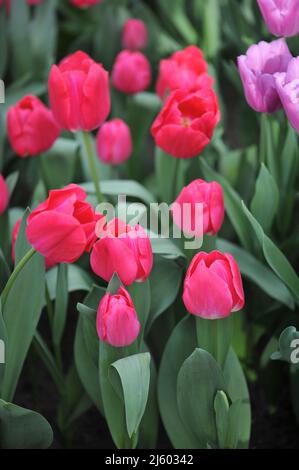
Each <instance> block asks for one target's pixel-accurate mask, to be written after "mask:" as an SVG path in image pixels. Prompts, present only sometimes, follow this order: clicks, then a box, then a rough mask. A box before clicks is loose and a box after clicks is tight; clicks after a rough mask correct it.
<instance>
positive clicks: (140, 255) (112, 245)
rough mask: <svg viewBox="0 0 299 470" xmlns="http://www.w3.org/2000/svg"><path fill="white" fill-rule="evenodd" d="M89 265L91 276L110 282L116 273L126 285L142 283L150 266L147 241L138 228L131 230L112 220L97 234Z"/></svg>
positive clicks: (150, 251)
mask: <svg viewBox="0 0 299 470" xmlns="http://www.w3.org/2000/svg"><path fill="white" fill-rule="evenodd" d="M98 235H99V236H100V237H101V238H100V240H98V241H97V242H96V243H95V245H94V247H93V250H92V253H91V257H90V264H91V268H92V270H93V272H94V273H95V274H97V275H98V276H100V277H101V278H103V279H105V281H107V282H109V281H110V279H111V278H112V276H113V274H114V273H115V272H116V273H117V274H118V276H119V278H120V280H121V282H122V283H123V284H125V285H127V286H128V285H130V284H132V283H133V282H135V281H140V282H142V281H145V280H146V279H147V278H148V276H149V275H150V272H151V269H152V266H153V252H152V246H151V242H150V240H149V238H148V237H147V235H146V233H145V231H144V229H143V228H142V227H141V226H140V225H135V226H134V227H131V226H130V225H126V224H125V223H124V222H122V221H121V220H119V219H113V220H111V221H110V222H109V223H108V224H107V225H106V226H105V227H104V228H103V229H102V230H101V233H100V234H98Z"/></svg>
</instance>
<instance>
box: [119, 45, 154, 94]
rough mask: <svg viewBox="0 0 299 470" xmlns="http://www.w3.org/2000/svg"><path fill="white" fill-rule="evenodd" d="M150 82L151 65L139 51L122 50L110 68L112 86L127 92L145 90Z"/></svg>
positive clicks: (132, 92)
mask: <svg viewBox="0 0 299 470" xmlns="http://www.w3.org/2000/svg"><path fill="white" fill-rule="evenodd" d="M150 82H151V66H150V63H149V61H148V59H147V58H146V57H145V56H144V55H143V54H142V53H141V52H132V51H127V50H125V51H122V52H120V53H119V54H118V56H117V57H116V60H115V62H114V65H113V69H112V84H113V86H114V87H115V88H116V89H117V90H119V91H121V92H123V93H127V94H134V93H139V92H141V91H144V90H146V89H147V88H148V87H149V85H150Z"/></svg>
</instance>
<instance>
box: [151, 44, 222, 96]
mask: <svg viewBox="0 0 299 470" xmlns="http://www.w3.org/2000/svg"><path fill="white" fill-rule="evenodd" d="M207 72H208V64H207V62H206V61H205V59H204V56H203V53H202V51H201V50H200V49H199V48H198V47H196V46H188V47H186V48H185V49H183V50H182V51H177V52H175V53H174V54H173V55H172V56H171V57H170V58H169V59H163V60H161V62H160V69H159V77H158V81H157V85H156V91H157V94H158V95H159V96H160V98H161V99H164V98H165V97H166V96H167V95H168V94H169V93H171V92H172V91H175V90H178V89H183V90H186V91H197V90H199V89H200V88H209V87H211V86H212V85H213V83H214V80H213V78H212V77H210V75H208V73H207Z"/></svg>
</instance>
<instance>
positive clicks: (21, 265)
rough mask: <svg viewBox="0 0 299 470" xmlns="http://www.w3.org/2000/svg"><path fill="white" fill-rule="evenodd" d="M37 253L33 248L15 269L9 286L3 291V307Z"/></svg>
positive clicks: (9, 280)
mask: <svg viewBox="0 0 299 470" xmlns="http://www.w3.org/2000/svg"><path fill="white" fill-rule="evenodd" d="M35 253H36V251H35V249H34V248H31V250H29V251H28V252H27V253H26V255H25V256H24V257H23V258H22V259H21V261H20V262H19V263H18V264H17V266H16V267H15V269H14V271H13V272H12V274H11V276H10V278H9V279H8V281H7V284H6V286H5V288H4V289H3V292H2V294H1V302H2V307H3V306H4V305H5V303H6V301H7V298H8V295H9V293H10V290H11V288H12V286H13V284H14V282H15V280H16V279H17V277H18V275H19V273H20V272H21V271H22V269H23V268H24V266H25V265H26V264H27V263H28V261H29V260H30V259H31V258H32V256H33V255H35Z"/></svg>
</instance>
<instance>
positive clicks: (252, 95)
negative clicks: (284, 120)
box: [238, 39, 292, 113]
mask: <svg viewBox="0 0 299 470" xmlns="http://www.w3.org/2000/svg"><path fill="white" fill-rule="evenodd" d="M291 59H292V55H291V53H290V51H289V48H288V46H287V44H286V42H285V40H284V39H277V40H276V41H273V42H270V43H267V42H264V41H262V42H259V43H258V44H255V45H253V46H251V47H250V48H249V49H248V51H247V53H246V55H241V56H240V57H238V67H239V72H240V75H241V80H242V82H243V87H244V91H245V96H246V99H247V102H248V104H249V106H251V107H252V108H253V109H254V110H255V111H258V112H260V113H274V112H275V111H278V110H279V109H280V108H281V101H280V99H279V96H278V93H277V90H276V84H275V74H276V73H278V72H286V70H287V67H288V64H289V62H290V60H291Z"/></svg>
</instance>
